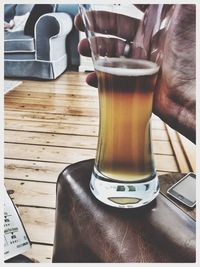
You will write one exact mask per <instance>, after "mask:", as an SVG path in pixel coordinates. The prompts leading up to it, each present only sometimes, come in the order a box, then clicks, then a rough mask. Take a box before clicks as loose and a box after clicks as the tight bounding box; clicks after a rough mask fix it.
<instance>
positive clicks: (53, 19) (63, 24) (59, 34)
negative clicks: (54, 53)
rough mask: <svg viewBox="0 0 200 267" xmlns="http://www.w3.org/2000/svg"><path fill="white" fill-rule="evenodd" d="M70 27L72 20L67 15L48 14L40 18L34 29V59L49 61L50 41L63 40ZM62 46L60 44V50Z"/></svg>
mask: <svg viewBox="0 0 200 267" xmlns="http://www.w3.org/2000/svg"><path fill="white" fill-rule="evenodd" d="M72 25H73V24H72V19H71V17H70V15H68V14H67V13H48V14H44V15H43V16H41V17H40V18H39V19H38V21H37V22H36V24H35V28H34V38H35V49H36V59H37V60H46V61H50V60H51V49H52V47H51V41H52V40H53V39H55V38H58V39H59V38H61V39H65V38H66V37H67V35H68V33H69V32H70V31H71V29H72ZM63 41H64V40H63ZM64 45H65V44H64ZM64 45H63V43H62V50H63V48H64ZM57 48H58V47H57ZM60 52H61V51H60ZM63 52H64V51H63Z"/></svg>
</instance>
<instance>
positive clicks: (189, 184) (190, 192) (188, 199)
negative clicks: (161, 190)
mask: <svg viewBox="0 0 200 267" xmlns="http://www.w3.org/2000/svg"><path fill="white" fill-rule="evenodd" d="M167 192H168V193H169V194H170V195H172V196H173V197H175V198H176V199H178V200H179V201H181V202H182V203H184V204H185V205H187V206H189V207H192V206H194V205H195V203H196V178H195V174H193V173H191V174H188V175H187V176H186V177H184V178H183V179H182V180H180V181H179V182H177V183H176V184H175V185H173V186H172V187H170V188H169V189H168V191H167Z"/></svg>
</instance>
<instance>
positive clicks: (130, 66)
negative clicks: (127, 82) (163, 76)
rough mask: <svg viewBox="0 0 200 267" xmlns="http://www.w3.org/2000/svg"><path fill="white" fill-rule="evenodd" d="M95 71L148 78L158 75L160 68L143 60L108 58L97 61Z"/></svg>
mask: <svg viewBox="0 0 200 267" xmlns="http://www.w3.org/2000/svg"><path fill="white" fill-rule="evenodd" d="M95 69H96V70H97V71H101V72H105V73H109V74H113V75H117V76H146V75H153V74H155V73H157V72H158V70H159V66H158V65H157V64H156V63H154V62H152V61H148V60H143V59H126V58H123V59H121V58H107V59H99V60H97V61H96V62H95Z"/></svg>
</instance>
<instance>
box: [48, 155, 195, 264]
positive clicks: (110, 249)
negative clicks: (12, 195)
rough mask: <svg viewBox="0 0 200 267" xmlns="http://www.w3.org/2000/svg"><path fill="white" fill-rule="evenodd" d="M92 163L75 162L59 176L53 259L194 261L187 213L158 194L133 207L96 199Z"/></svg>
mask: <svg viewBox="0 0 200 267" xmlns="http://www.w3.org/2000/svg"><path fill="white" fill-rule="evenodd" d="M93 164H94V161H93V160H88V161H82V162H78V163H76V164H73V165H70V166H68V167H67V168H66V169H65V170H64V171H63V172H62V173H61V174H60V176H59V179H58V182H57V204H56V205H57V206H56V228H55V240H54V252H53V262H168V263H169V262H194V261H195V226H196V224H195V221H194V220H193V219H192V218H191V217H190V216H188V215H187V214H186V213H184V212H183V211H182V210H181V209H180V208H178V207H177V206H176V205H174V204H173V203H172V202H171V201H169V200H168V199H167V198H166V197H165V196H163V195H162V194H159V196H158V197H157V198H156V200H154V201H153V202H152V203H151V204H149V205H146V206H144V207H141V208H137V209H128V210H126V209H118V208H112V207H109V206H106V205H104V204H102V203H100V202H99V201H98V200H96V198H94V196H93V195H92V193H91V192H90V189H89V180H90V176H91V172H92V168H93ZM162 178H163V177H162Z"/></svg>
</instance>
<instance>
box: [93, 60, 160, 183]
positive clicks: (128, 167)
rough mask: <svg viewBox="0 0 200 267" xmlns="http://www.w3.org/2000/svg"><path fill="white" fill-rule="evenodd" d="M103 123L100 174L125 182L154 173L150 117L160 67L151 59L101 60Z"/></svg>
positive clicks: (98, 162)
mask: <svg viewBox="0 0 200 267" xmlns="http://www.w3.org/2000/svg"><path fill="white" fill-rule="evenodd" d="M95 69H96V73H97V77H98V85H99V101H100V103H99V105H100V126H99V139H98V147H97V154H96V160H95V168H94V171H95V172H96V176H99V177H101V178H102V177H103V178H106V179H112V180H117V181H124V182H127V181H128V182H131V181H132V182H135V181H144V180H145V179H148V178H149V177H152V176H153V175H154V172H155V170H154V163H153V159H152V148H151V135H150V117H151V113H152V102H153V92H154V88H155V83H156V79H157V73H158V70H159V67H158V66H157V65H156V64H155V63H153V62H150V61H146V60H133V59H123V60H122V59H119V58H118V59H117V58H116V59H114V58H113V59H109V61H108V63H106V61H105V60H104V61H102V62H101V61H100V60H99V61H97V62H96V64H95Z"/></svg>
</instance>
